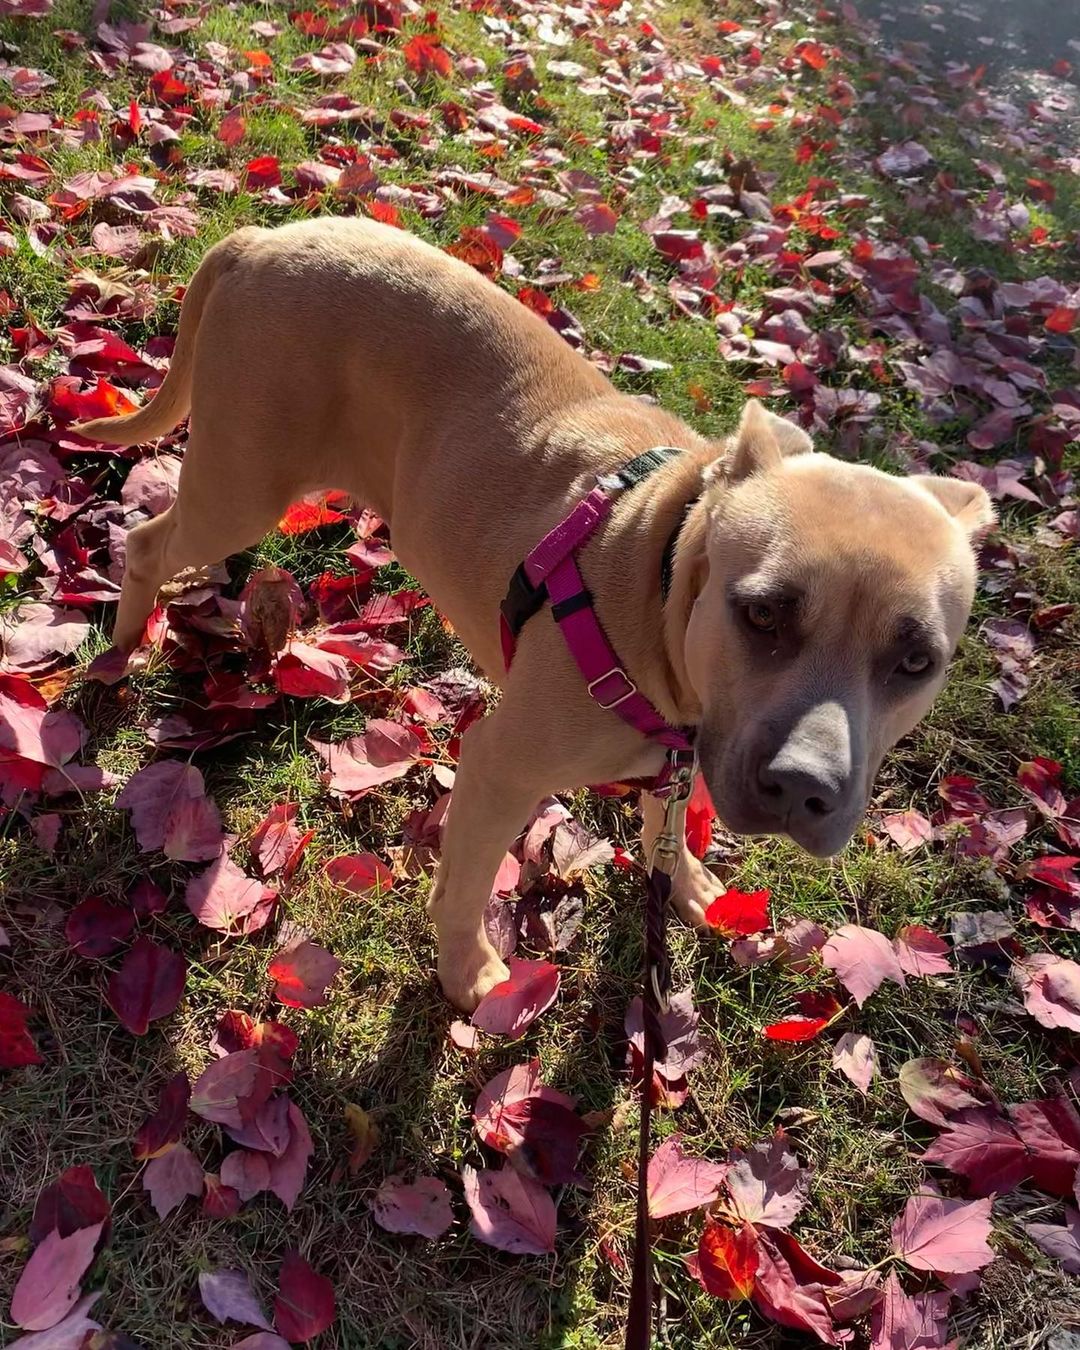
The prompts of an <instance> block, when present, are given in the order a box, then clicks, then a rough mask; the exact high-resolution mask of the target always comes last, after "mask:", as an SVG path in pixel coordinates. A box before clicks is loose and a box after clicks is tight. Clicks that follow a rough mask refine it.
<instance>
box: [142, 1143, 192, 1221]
mask: <svg viewBox="0 0 1080 1350" xmlns="http://www.w3.org/2000/svg"><path fill="white" fill-rule="evenodd" d="M202 1189H203V1170H202V1166H201V1164H200V1163H199V1160H198V1158H196V1157H195V1155H194V1153H192V1151H191V1149H189V1148H188V1147H187V1146H186V1145H184V1144H175V1145H174V1146H173V1147H172V1148H170V1149H169V1150H168V1151H167V1152H165V1153H162V1154H160V1155H159V1156H158V1157H156V1158H151V1159H150V1161H149V1162H148V1163H147V1164H146V1168H145V1170H144V1171H143V1190H145V1191H149V1193H150V1203H151V1204H152V1205H153V1206H154V1209H155V1210H156V1211H157V1216H158V1218H159V1219H167V1218H168V1217H169V1215H170V1214H171V1213H172V1211H173V1210H174V1209H175V1208H176V1207H177V1205H179V1204H181V1203H182V1202H183V1200H184V1197H185V1196H188V1195H202Z"/></svg>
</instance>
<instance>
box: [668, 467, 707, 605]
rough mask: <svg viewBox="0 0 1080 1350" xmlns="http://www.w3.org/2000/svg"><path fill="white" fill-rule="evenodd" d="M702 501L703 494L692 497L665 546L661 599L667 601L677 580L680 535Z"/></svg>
mask: <svg viewBox="0 0 1080 1350" xmlns="http://www.w3.org/2000/svg"><path fill="white" fill-rule="evenodd" d="M700 500H701V494H700V493H698V494H697V495H696V496H694V497H691V498H690V500H689V501H688V502H687V503H686V505H685V506H684V507H683V509H682V511H681V512H680V514H679V519H678V520H677V521H676V522H675V528H674V529H673V530H672V531H671V533H670V534H669V535H668V541H667V543H666V544H665V545H664V553H663V556H662V558H661V559H660V598H661V600H663V601H666V600H667V598H668V595H669V593H670V591H671V583H672V581H673V580H674V579H675V549H676V548H677V547H678V544H679V535H680V534H681V533H682V528H683V526H684V525H685V524H686V522H687V520H688V519H689V517H690V512H691V511H692V510H693V509H694V507H695V506H696V505H697V504H698V502H699V501H700Z"/></svg>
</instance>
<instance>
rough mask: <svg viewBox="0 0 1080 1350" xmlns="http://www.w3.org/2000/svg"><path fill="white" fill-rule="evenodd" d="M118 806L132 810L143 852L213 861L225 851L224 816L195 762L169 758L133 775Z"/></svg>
mask: <svg viewBox="0 0 1080 1350" xmlns="http://www.w3.org/2000/svg"><path fill="white" fill-rule="evenodd" d="M116 805H117V806H119V807H120V808H121V809H122V810H125V811H130V812H131V824H132V828H133V829H134V831H135V837H136V838H137V839H138V841H139V847H140V848H141V849H142V851H143V852H144V853H148V852H152V851H154V850H156V849H160V850H161V851H162V852H163V853H164V854H165V856H166V857H168V858H172V859H174V861H177V862H208V861H209V860H210V859H211V858H216V857H217V856H218V854H219V853H220V852H221V848H222V844H223V842H224V832H223V831H222V828H221V817H220V815H219V814H218V809H217V807H216V806H215V805H214V803H213V802H212V801H211V800H210V799H209V797H207V795H206V787H205V785H204V783H203V776H202V774H201V773H200V772H199V770H198V769H196V768H195V766H194V765H193V764H185V763H184V762H183V761H182V760H177V759H164V760H159V761H158V762H157V763H156V764H149V765H147V767H146V768H145V769H140V770H139V771H138V773H135V774H133V775H132V776H131V778H129V779H128V781H127V783H126V785H125V786H124V788H123V789H122V790H121V792H120V794H119V795H118V796H117V798H116Z"/></svg>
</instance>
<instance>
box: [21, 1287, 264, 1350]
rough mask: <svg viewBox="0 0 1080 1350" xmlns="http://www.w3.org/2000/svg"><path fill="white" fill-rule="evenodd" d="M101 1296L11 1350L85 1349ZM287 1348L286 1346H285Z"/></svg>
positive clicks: (85, 1301) (91, 1297) (89, 1297)
mask: <svg viewBox="0 0 1080 1350" xmlns="http://www.w3.org/2000/svg"><path fill="white" fill-rule="evenodd" d="M100 1297H101V1293H100V1291H98V1293H96V1294H87V1296H86V1297H85V1298H81V1299H80V1300H79V1301H78V1303H76V1304H75V1306H74V1308H72V1310H71V1312H69V1313H68V1315H67V1316H66V1317H65V1318H64V1319H63V1321H60V1322H57V1323H56V1325H55V1326H53V1327H50V1328H49V1329H48V1330H47V1331H32V1332H30V1334H29V1335H28V1336H20V1337H19V1339H18V1340H17V1341H13V1342H12V1350H15V1347H16V1346H18V1348H19V1350H86V1345H87V1343H88V1340H89V1338H90V1336H91V1335H92V1334H93V1333H94V1332H95V1331H100V1330H101V1323H100V1322H95V1321H94V1319H93V1318H92V1317H90V1316H88V1314H89V1312H90V1309H91V1308H92V1307H93V1306H94V1304H95V1303H96V1302H97V1301H98V1299H99V1298H100ZM286 1350H287V1348H286Z"/></svg>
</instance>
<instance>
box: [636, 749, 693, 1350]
mask: <svg viewBox="0 0 1080 1350" xmlns="http://www.w3.org/2000/svg"><path fill="white" fill-rule="evenodd" d="M694 770H695V764H694V760H693V756H689V757H686V756H683V755H680V753H679V752H678V751H672V752H670V753H669V763H668V772H666V773H665V775H664V779H665V783H664V791H665V794H666V802H665V811H664V825H663V828H662V829H661V831H660V833H659V835H657V838H656V843H655V844H654V846H653V855H652V859H651V861H650V867H649V874H648V878H647V880H646V883H645V944H644V945H645V979H644V987H643V989H642V993H641V1023H642V1028H643V1031H644V1045H643V1053H642V1058H643V1061H644V1062H643V1064H642V1075H641V1115H640V1117H639V1122H640V1123H639V1127H638V1191H637V1218H636V1221H635V1225H634V1268H633V1276H632V1281H631V1285H630V1312H629V1315H628V1317H627V1323H626V1350H649V1347H650V1346H651V1344H652V1316H653V1276H652V1234H651V1231H650V1227H649V1186H648V1181H649V1154H650V1152H651V1149H650V1142H651V1141H650V1133H651V1125H652V1107H653V1100H652V1098H653V1074H654V1071H655V1068H656V1063H657V1061H658V1060H659V1061H660V1062H663V1060H664V1059H665V1057H666V1056H667V1038H666V1037H665V1035H664V1028H663V1024H662V1023H661V1021H660V1018H661V1015H662V1014H663V1013H665V1012H666V1011H667V1001H668V995H669V994H670V992H671V962H670V960H669V958H668V944H667V919H668V902H669V900H670V899H671V884H672V878H673V877H674V875H675V868H676V867H677V866H678V862H679V858H680V856H681V854H682V848H683V840H684V838H685V826H686V803H687V799H688V798H689V796H690V790H691V788H692V787H693V783H694Z"/></svg>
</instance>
